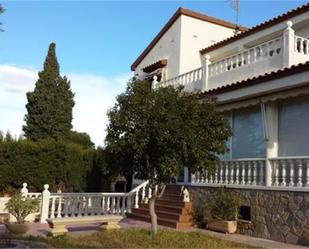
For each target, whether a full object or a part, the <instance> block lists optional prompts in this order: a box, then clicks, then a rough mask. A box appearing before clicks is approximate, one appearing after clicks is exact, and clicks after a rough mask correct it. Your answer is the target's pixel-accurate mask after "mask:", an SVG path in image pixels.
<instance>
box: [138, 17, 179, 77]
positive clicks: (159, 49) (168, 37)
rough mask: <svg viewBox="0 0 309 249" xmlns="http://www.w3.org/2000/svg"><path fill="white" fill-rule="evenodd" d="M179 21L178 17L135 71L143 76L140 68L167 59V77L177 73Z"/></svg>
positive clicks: (174, 75)
mask: <svg viewBox="0 0 309 249" xmlns="http://www.w3.org/2000/svg"><path fill="white" fill-rule="evenodd" d="M180 34H181V21H180V18H178V19H177V20H176V21H175V22H174V24H173V25H172V26H171V27H170V28H169V30H168V31H167V32H165V34H164V35H163V36H162V37H161V39H160V40H159V41H158V42H157V44H156V45H155V46H154V47H153V48H152V49H151V51H150V52H149V53H148V54H147V55H146V57H145V58H144V59H143V60H142V61H141V63H140V64H139V65H138V66H137V67H136V69H135V73H137V74H138V75H139V76H143V75H144V73H143V71H142V69H143V68H144V67H147V66H149V65H151V64H153V63H155V62H157V61H159V60H162V59H167V60H168V65H167V71H168V72H167V73H168V76H167V77H168V78H170V77H176V76H177V75H179V55H180Z"/></svg>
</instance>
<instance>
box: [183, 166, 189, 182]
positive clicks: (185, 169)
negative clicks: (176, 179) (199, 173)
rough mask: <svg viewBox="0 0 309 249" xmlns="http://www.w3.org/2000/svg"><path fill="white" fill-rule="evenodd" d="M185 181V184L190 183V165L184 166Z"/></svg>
mask: <svg viewBox="0 0 309 249" xmlns="http://www.w3.org/2000/svg"><path fill="white" fill-rule="evenodd" d="M183 183H184V184H185V185H188V184H189V169H188V167H184V169H183Z"/></svg>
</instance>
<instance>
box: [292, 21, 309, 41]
mask: <svg viewBox="0 0 309 249" xmlns="http://www.w3.org/2000/svg"><path fill="white" fill-rule="evenodd" d="M295 34H296V35H299V36H301V37H304V38H309V24H308V25H307V26H306V27H302V28H300V29H295Z"/></svg>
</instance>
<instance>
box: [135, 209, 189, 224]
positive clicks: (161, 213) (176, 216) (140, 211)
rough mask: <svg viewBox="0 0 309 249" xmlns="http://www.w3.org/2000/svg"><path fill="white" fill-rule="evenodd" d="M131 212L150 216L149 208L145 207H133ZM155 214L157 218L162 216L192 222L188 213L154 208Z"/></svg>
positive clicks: (177, 220)
mask: <svg viewBox="0 0 309 249" xmlns="http://www.w3.org/2000/svg"><path fill="white" fill-rule="evenodd" d="M132 213H133V214H142V215H145V216H150V214H149V209H148V208H147V209H146V208H133V209H132ZM156 215H157V217H158V218H164V219H169V220H174V221H176V222H192V221H193V218H192V216H191V215H189V214H177V213H176V214H175V213H171V212H167V211H158V210H156Z"/></svg>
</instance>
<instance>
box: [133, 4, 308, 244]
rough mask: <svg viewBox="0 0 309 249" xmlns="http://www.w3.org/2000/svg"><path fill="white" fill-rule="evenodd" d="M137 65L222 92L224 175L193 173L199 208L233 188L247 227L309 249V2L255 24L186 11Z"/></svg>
mask: <svg viewBox="0 0 309 249" xmlns="http://www.w3.org/2000/svg"><path fill="white" fill-rule="evenodd" d="M131 69H132V70H133V71H134V73H135V75H136V76H137V77H139V78H140V79H151V80H152V82H153V83H152V86H153V88H157V87H164V86H167V85H173V86H175V87H176V86H179V85H183V86H184V89H185V90H186V91H196V93H197V94H199V95H200V96H201V98H203V96H206V95H207V94H212V95H215V96H216V97H217V108H218V110H220V111H221V112H222V113H224V115H225V116H226V118H227V119H228V120H229V122H230V124H231V127H232V129H233V137H232V138H231V139H230V141H228V145H229V148H230V150H229V153H227V154H226V155H224V156H222V158H221V159H222V160H221V162H220V163H219V164H218V166H217V171H216V174H215V175H209V174H207V172H194V174H189V172H188V171H187V170H185V174H184V183H185V184H187V185H188V186H190V187H189V188H190V192H191V194H192V198H193V202H194V203H195V205H196V207H197V208H200V209H201V205H202V203H203V200H204V201H205V200H207V198H208V197H210V196H211V193H212V190H213V189H214V187H217V186H222V185H225V186H227V187H228V188H231V189H233V190H234V191H238V192H240V193H241V194H242V195H243V196H245V197H246V200H247V201H246V203H247V204H246V207H244V210H246V211H245V213H246V215H245V216H246V221H244V222H243V224H242V225H241V226H240V232H242V233H246V234H250V235H253V236H258V237H264V238H270V239H274V240H278V241H284V242H290V243H298V244H304V245H309V131H308V128H309V4H305V5H303V6H301V7H299V8H297V9H294V10H291V11H289V12H287V13H284V14H282V15H280V16H277V17H275V18H273V19H271V20H268V21H265V22H264V23H261V24H259V25H257V26H255V27H252V28H250V29H247V28H245V27H241V26H239V27H237V26H236V25H235V24H232V23H230V22H227V21H223V20H220V19H217V18H214V17H210V16H207V15H204V14H200V13H196V12H193V11H191V10H186V9H182V8H180V9H178V10H177V12H176V13H175V14H174V15H173V16H172V18H171V19H170V20H169V21H168V22H167V24H166V25H165V26H164V27H163V28H162V30H161V31H160V32H159V33H158V35H157V36H156V37H155V38H154V39H153V40H152V42H151V43H150V44H149V45H148V46H147V47H146V49H145V50H144V51H143V52H142V53H141V55H140V56H139V57H138V58H137V59H136V61H135V62H134V63H133V64H132V66H131ZM201 198H202V200H201Z"/></svg>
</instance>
